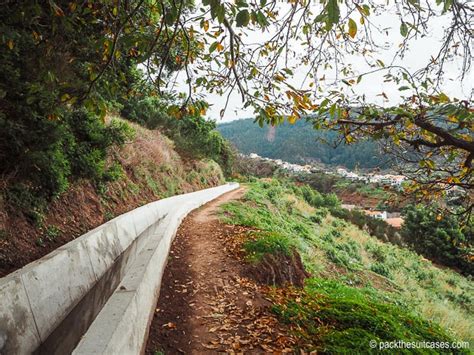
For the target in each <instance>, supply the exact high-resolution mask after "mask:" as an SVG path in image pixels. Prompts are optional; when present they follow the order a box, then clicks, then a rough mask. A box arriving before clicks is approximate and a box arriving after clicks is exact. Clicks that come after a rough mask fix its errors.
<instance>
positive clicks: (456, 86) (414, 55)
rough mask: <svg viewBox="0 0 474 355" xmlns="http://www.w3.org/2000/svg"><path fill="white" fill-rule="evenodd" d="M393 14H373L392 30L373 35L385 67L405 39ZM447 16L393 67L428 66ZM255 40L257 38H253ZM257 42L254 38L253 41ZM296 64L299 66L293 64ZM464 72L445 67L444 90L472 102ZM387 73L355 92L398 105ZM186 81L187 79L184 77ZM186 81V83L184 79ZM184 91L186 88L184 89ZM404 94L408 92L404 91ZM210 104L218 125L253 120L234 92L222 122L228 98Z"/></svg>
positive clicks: (362, 64) (357, 64)
mask: <svg viewBox="0 0 474 355" xmlns="http://www.w3.org/2000/svg"><path fill="white" fill-rule="evenodd" d="M393 11H394V8H392V11H386V12H383V13H381V14H378V15H376V14H372V15H371V21H373V22H374V23H375V24H377V25H378V26H380V27H382V28H389V31H388V33H389V36H386V35H382V34H376V35H375V36H374V38H375V41H376V42H378V43H384V42H385V43H386V44H387V47H388V49H387V50H384V51H383V52H380V55H379V56H377V58H380V59H382V60H383V61H384V62H385V63H386V64H388V63H391V62H392V59H393V57H394V54H395V52H396V50H397V48H398V45H399V44H400V43H401V41H402V39H403V37H402V36H401V35H400V31H399V28H400V22H399V21H400V20H399V18H398V17H397V16H396V15H395V14H394V13H393ZM449 20H450V19H449V17H448V16H440V17H436V18H435V17H433V18H432V19H431V20H430V23H431V26H430V33H429V35H428V36H426V37H424V38H419V39H417V40H416V41H413V42H412V43H411V44H410V48H409V51H408V52H407V53H406V54H405V57H404V58H403V59H400V58H397V59H396V60H395V62H394V64H399V65H403V66H405V67H406V68H407V69H408V70H410V71H412V72H413V71H416V70H417V69H420V68H422V67H425V66H426V64H427V63H429V59H430V57H431V56H434V55H435V54H436V53H437V52H438V50H439V48H440V44H441V39H442V35H443V29H444V28H446V26H447V25H449ZM252 37H254V36H252ZM253 41H254V39H253ZM347 60H349V61H351V62H352V63H353V68H354V70H355V71H356V72H358V73H363V72H366V71H368V70H370V69H371V68H370V67H369V66H368V64H367V63H366V61H365V60H364V59H363V58H362V57H354V56H352V57H348V58H347ZM294 64H296V63H294ZM301 69H302V70H300V71H297V72H298V73H301V74H300V76H298V75H297V76H296V77H295V80H296V83H298V80H299V81H301V80H302V78H303V76H304V75H303V73H305V70H303V69H304V68H301ZM460 70H461V60H459V61H458V62H454V63H449V64H448V65H447V66H446V67H445V73H446V75H445V80H444V82H443V83H442V90H443V92H445V93H446V94H447V95H448V96H450V97H458V98H461V99H472V92H473V84H474V74H473V71H472V70H471V71H470V73H467V75H466V77H465V79H464V81H463V82H461V81H460V80H459V75H460ZM384 74H386V72H379V73H378V74H371V75H370V76H365V77H364V78H363V80H362V81H361V83H360V84H358V85H357V86H355V88H354V90H356V91H357V93H359V94H365V95H366V97H367V101H369V102H373V103H376V104H379V105H390V104H396V103H397V102H399V101H400V92H399V91H398V86H399V85H396V84H393V83H384V82H383V75H384ZM325 75H326V83H329V82H331V79H332V80H333V81H334V79H335V75H334V73H330V72H328V73H325ZM183 79H184V78H183ZM183 81H184V80H183ZM183 88H184V86H183ZM381 92H384V93H385V94H386V95H387V96H388V98H389V101H386V100H385V99H384V98H383V97H382V96H380V95H379V94H380V93H381ZM404 93H405V94H406V93H407V92H404ZM207 101H208V102H209V104H211V107H210V109H209V110H208V112H207V115H206V116H207V117H208V118H212V119H216V120H217V121H218V122H228V121H232V120H235V119H241V118H249V117H253V111H252V110H251V109H247V110H244V109H243V107H242V106H243V104H242V101H241V98H240V95H239V93H238V92H237V91H235V92H234V93H233V94H232V95H231V98H230V101H229V105H228V107H227V110H226V113H225V115H224V118H223V119H220V118H219V112H220V110H221V109H222V108H224V105H225V97H220V96H218V95H216V94H208V95H207Z"/></svg>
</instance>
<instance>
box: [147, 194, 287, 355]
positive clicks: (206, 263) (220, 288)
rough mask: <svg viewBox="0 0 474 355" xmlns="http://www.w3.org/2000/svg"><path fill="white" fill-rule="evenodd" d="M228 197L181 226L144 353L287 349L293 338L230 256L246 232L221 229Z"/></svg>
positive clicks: (224, 226)
mask: <svg viewBox="0 0 474 355" xmlns="http://www.w3.org/2000/svg"><path fill="white" fill-rule="evenodd" d="M243 193H244V189H242V188H240V189H238V190H235V191H232V192H229V193H227V194H225V195H223V196H221V197H220V198H218V199H216V200H214V201H211V202H210V203H208V204H206V205H204V206H203V207H201V208H200V209H198V210H196V211H194V212H192V213H191V214H190V215H189V216H188V217H187V218H186V219H185V220H184V222H183V223H182V224H181V226H180V228H179V230H178V233H177V236H176V239H175V240H174V242H173V245H172V248H171V252H170V256H169V259H168V265H167V267H166V269H165V272H164V275H163V280H162V285H161V292H160V297H159V300H158V304H157V306H156V311H155V316H154V319H153V321H152V325H151V328H150V334H149V338H148V343H147V349H146V353H147V354H156V353H157V352H158V353H160V352H163V353H165V354H177V353H185V354H192V353H194V354H201V353H216V352H222V351H228V352H229V351H234V352H241V351H245V352H249V351H250V352H252V351H255V352H259V353H261V352H262V351H272V350H280V351H281V350H289V348H291V344H292V343H293V339H292V338H291V337H290V336H288V335H287V333H288V332H287V331H286V330H285V329H284V328H283V327H282V325H280V324H279V323H278V321H277V320H276V318H275V317H274V316H273V315H272V314H271V313H270V311H269V305H270V302H268V301H267V300H265V298H264V297H263V294H264V293H263V292H261V290H262V289H261V288H260V287H261V286H258V285H257V284H255V283H254V282H252V281H250V280H248V279H246V278H244V277H242V276H241V275H242V270H243V266H244V265H243V264H242V262H240V261H239V260H238V259H237V258H235V257H234V256H233V254H232V253H231V251H230V250H231V249H232V242H233V240H234V239H235V238H238V236H239V235H242V233H245V232H246V229H245V228H243V227H238V226H229V225H225V224H222V223H221V222H219V220H218V216H217V212H218V209H219V206H220V205H221V204H223V203H225V202H228V201H231V200H235V199H239V198H240V197H241V196H242V195H243Z"/></svg>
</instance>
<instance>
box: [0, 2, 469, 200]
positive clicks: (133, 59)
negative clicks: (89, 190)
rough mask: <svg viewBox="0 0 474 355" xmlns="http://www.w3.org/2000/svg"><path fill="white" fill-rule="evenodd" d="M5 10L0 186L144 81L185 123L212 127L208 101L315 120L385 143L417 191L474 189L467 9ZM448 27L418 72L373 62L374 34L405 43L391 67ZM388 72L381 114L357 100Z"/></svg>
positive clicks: (275, 119)
mask: <svg viewBox="0 0 474 355" xmlns="http://www.w3.org/2000/svg"><path fill="white" fill-rule="evenodd" d="M3 5H4V6H3V7H2V8H3V11H2V14H0V18H1V21H0V28H1V37H0V44H1V49H0V67H1V69H2V70H1V74H0V75H1V81H0V126H1V129H2V137H1V139H0V159H1V160H2V164H1V166H2V168H1V173H3V174H7V173H11V172H12V171H14V170H15V169H16V165H17V163H18V161H20V162H23V163H24V165H25V166H27V165H28V164H30V163H29V162H28V160H25V159H24V156H25V154H26V155H28V154H30V153H31V152H32V151H35V150H47V149H49V148H48V147H49V145H50V144H51V142H57V140H55V134H57V131H55V130H52V129H50V128H51V127H59V126H61V125H62V122H64V117H65V115H66V114H67V112H68V111H70V110H72V109H75V108H78V107H86V108H87V110H88V111H89V112H93V113H94V114H95V115H97V116H98V117H99V118H100V117H102V118H103V117H104V115H105V112H106V110H107V106H108V105H110V104H111V103H113V102H116V101H120V100H126V99H127V98H129V97H133V96H136V95H140V93H139V92H137V90H136V89H135V88H136V87H137V86H136V85H131V84H130V83H135V84H136V83H137V81H138V82H140V81H147V82H149V83H153V84H154V88H153V89H152V91H151V92H150V94H151V95H158V96H164V95H170V96H171V97H173V104H170V105H169V107H168V108H167V110H168V113H169V114H171V115H174V116H176V117H177V118H180V117H182V116H183V115H186V114H191V115H193V114H195V113H196V112H199V113H201V114H204V112H205V109H206V105H205V104H203V103H202V101H201V100H200V99H201V95H202V94H203V92H204V91H208V92H214V93H217V94H220V95H223V96H224V97H225V95H227V101H228V99H229V96H228V95H229V93H231V92H233V91H237V92H239V93H240V95H241V97H242V104H243V106H244V107H253V109H254V110H255V114H256V117H257V121H258V122H259V123H260V124H263V123H265V122H267V123H271V124H278V123H280V122H282V121H283V120H285V119H287V120H288V121H289V122H290V123H292V122H295V121H296V120H297V119H299V118H300V117H303V116H306V115H309V114H312V115H315V114H316V115H315V116H314V117H315V119H314V126H315V128H330V129H334V130H337V131H339V132H340V133H342V135H343V137H344V140H345V142H346V143H351V142H354V141H356V140H358V139H360V138H365V137H367V136H369V137H371V138H374V139H383V140H385V142H386V145H387V149H389V150H390V151H393V152H394V153H395V154H397V155H398V156H399V158H400V162H401V164H402V167H403V168H404V169H405V170H406V171H407V174H410V173H411V175H412V177H413V178H415V181H416V182H417V185H416V186H415V187H414V191H415V190H417V189H419V188H420V187H421V189H420V191H426V190H427V189H426V187H427V188H428V189H430V190H432V191H439V192H441V191H443V190H445V189H446V188H450V187H452V186H460V187H463V188H467V189H471V188H472V186H473V174H472V173H473V167H472V160H473V158H474V141H473V134H472V132H473V128H474V127H473V125H474V122H473V115H474V112H473V107H472V102H471V98H454V97H449V96H448V95H447V94H446V93H444V92H443V91H442V87H443V77H444V74H445V66H446V65H447V63H449V62H450V61H453V60H454V61H458V62H460V67H461V68H460V71H459V80H463V79H464V78H465V77H466V76H467V77H468V76H469V73H470V69H471V61H472V53H471V50H472V48H473V47H472V38H473V36H472V33H473V28H472V23H473V13H474V11H473V4H472V3H470V2H469V1H463V0H435V1H432V0H403V1H397V2H390V1H387V2H384V3H383V4H382V3H381V2H379V1H373V0H363V1H350V0H342V1H341V0H322V1H316V2H312V1H310V0H288V1H286V2H279V1H277V0H258V1H257V0H251V1H247V0H236V1H224V0H203V1H202V2H200V3H193V2H191V1H189V0H100V1H91V0H84V1H75V0H72V1H70V0H68V1H59V0H58V1H54V0H49V1H47V2H46V1H31V0H28V1H26V0H23V1H6V2H4V4H3ZM389 10H390V11H389ZM383 11H387V12H390V13H391V14H392V15H393V16H394V17H395V18H396V19H397V21H398V23H399V26H398V28H397V30H396V31H393V30H391V29H386V28H383V27H382V28H381V27H380V26H378V25H377V24H376V23H375V22H374V20H373V19H374V16H375V15H376V14H377V13H380V12H383ZM440 16H445V17H447V18H448V19H449V24H448V26H447V27H446V28H445V29H444V36H443V38H442V42H441V44H440V48H439V51H438V52H437V54H436V55H435V56H433V57H432V58H431V59H430V60H429V62H428V63H426V66H424V67H423V68H421V69H419V70H417V71H415V72H412V71H410V70H409V69H407V68H405V67H403V66H401V65H395V64H391V63H384V62H383V61H382V60H381V59H380V58H378V53H379V50H380V49H381V48H382V47H383V43H382V42H383V39H382V40H380V38H381V37H380V36H377V33H378V34H387V35H390V36H399V38H400V41H399V42H400V43H399V48H398V50H397V52H396V56H402V57H403V56H404V55H405V54H406V52H407V50H408V49H409V46H410V44H411V43H413V41H415V40H416V39H418V38H420V37H423V36H426V35H427V34H429V33H430V31H432V30H433V26H435V25H436V23H434V22H433V19H436V18H438V17H440ZM354 56H358V57H361V58H364V59H365V60H366V61H367V62H368V63H369V66H370V70H368V71H367V72H364V73H359V72H356V71H355V69H354V68H353V65H352V61H351V58H354ZM137 69H138V70H137ZM137 71H138V72H140V71H143V74H140V75H138V76H137V75H136V73H137ZM179 71H182V72H184V73H185V76H186V83H187V85H188V89H187V93H185V94H183V95H181V96H175V93H174V92H173V90H172V88H173V85H174V82H175V81H176V80H180V77H179V76H178V77H174V76H172V75H171V74H172V73H176V72H179ZM303 72H304V73H305V74H304V75H305V79H306V80H305V81H303V82H302V83H298V85H297V84H296V81H295V77H296V76H298V75H301V73H303ZM327 72H334V73H335V75H336V80H334V82H333V83H332V84H331V85H326V84H325V82H326V80H325V73H327ZM379 72H383V73H384V80H385V81H386V82H389V83H392V84H393V85H396V86H397V87H398V89H399V91H400V96H401V97H402V101H401V102H400V104H397V105H393V106H388V107H382V106H378V105H375V104H374V103H372V102H370V101H368V100H367V99H366V97H365V96H364V94H362V93H360V92H358V90H357V85H358V84H359V83H360V82H361V81H362V80H367V78H370V75H372V74H374V73H379ZM343 87H344V88H345V89H344V90H342V89H341V88H343ZM347 89H349V90H347ZM380 95H382V96H384V95H385V96H386V94H385V93H383V92H382V93H380ZM222 114H224V112H222ZM31 131H34V132H39V131H41V134H39V135H34V136H32V135H31V134H29V133H28V132H31ZM55 132H56V133H55ZM407 150H410V151H413V152H415V154H408V155H407V154H406V151H407ZM407 157H409V158H408V159H407ZM17 159H18V160H17ZM30 165H31V164H30ZM425 194H426V193H425ZM471 208H472V206H471Z"/></svg>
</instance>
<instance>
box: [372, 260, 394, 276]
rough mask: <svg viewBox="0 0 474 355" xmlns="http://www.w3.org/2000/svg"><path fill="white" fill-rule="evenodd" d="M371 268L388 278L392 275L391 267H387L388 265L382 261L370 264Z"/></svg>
mask: <svg viewBox="0 0 474 355" xmlns="http://www.w3.org/2000/svg"><path fill="white" fill-rule="evenodd" d="M370 270H371V271H373V272H375V273H377V274H379V275H382V276H385V277H388V278H391V277H392V275H391V273H390V269H389V268H388V267H387V265H385V264H383V263H381V262H375V263H373V264H372V265H370Z"/></svg>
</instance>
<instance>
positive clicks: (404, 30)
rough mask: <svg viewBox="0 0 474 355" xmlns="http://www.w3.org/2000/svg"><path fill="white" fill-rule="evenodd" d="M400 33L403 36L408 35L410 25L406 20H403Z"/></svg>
mask: <svg viewBox="0 0 474 355" xmlns="http://www.w3.org/2000/svg"><path fill="white" fill-rule="evenodd" d="M400 34H401V35H402V36H403V37H406V36H408V26H407V24H406V23H405V22H402V24H401V25H400Z"/></svg>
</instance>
